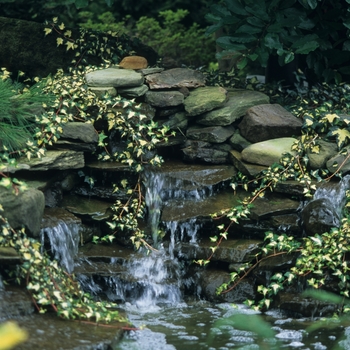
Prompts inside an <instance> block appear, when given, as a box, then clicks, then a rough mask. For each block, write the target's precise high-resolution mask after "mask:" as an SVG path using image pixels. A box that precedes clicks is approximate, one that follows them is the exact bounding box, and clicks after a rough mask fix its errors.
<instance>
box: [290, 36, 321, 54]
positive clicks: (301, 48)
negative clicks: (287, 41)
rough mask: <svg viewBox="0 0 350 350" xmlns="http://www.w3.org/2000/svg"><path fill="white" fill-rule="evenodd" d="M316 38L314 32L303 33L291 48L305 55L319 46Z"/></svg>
mask: <svg viewBox="0 0 350 350" xmlns="http://www.w3.org/2000/svg"><path fill="white" fill-rule="evenodd" d="M316 39H318V36H317V35H316V34H309V35H305V36H303V37H301V38H300V39H298V40H297V41H295V42H294V44H293V45H292V48H293V49H296V50H295V53H299V54H304V55H306V54H308V53H309V52H311V51H315V50H316V49H317V48H318V47H319V46H320V45H319V43H318V41H316Z"/></svg>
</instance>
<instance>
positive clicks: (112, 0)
mask: <svg viewBox="0 0 350 350" xmlns="http://www.w3.org/2000/svg"><path fill="white" fill-rule="evenodd" d="M105 1H106V4H107V6H108V7H112V5H113V4H114V0H105Z"/></svg>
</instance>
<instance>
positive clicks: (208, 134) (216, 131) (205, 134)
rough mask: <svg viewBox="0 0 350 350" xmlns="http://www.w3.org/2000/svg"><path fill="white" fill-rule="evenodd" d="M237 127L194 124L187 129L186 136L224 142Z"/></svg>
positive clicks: (204, 140) (200, 139) (211, 141)
mask: <svg viewBox="0 0 350 350" xmlns="http://www.w3.org/2000/svg"><path fill="white" fill-rule="evenodd" d="M234 131H235V129H234V128H233V127H232V126H226V127H224V126H208V127H202V126H196V125H195V126H192V127H189V128H188V129H187V133H186V136H187V137H188V138H189V139H190V140H196V141H202V142H210V143H222V142H225V141H226V140H227V139H229V138H230V137H231V136H232V135H233V133H234Z"/></svg>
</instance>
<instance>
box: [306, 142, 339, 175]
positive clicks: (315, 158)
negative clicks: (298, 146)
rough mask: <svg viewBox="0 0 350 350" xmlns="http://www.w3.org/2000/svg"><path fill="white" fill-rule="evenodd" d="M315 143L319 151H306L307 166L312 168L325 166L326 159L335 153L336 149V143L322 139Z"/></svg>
mask: <svg viewBox="0 0 350 350" xmlns="http://www.w3.org/2000/svg"><path fill="white" fill-rule="evenodd" d="M317 144H318V145H319V147H320V148H319V153H315V152H312V151H310V150H308V151H307V155H308V157H309V166H310V168H311V169H313V170H316V169H322V168H325V167H326V164H327V161H328V160H329V159H330V158H331V157H333V156H335V155H336V154H337V149H338V148H337V145H336V144H334V143H331V142H326V141H324V140H319V141H318V142H317Z"/></svg>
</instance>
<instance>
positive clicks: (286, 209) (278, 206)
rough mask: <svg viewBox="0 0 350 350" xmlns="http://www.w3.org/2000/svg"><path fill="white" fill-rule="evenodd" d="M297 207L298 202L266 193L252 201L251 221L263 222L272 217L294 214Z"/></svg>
mask: <svg viewBox="0 0 350 350" xmlns="http://www.w3.org/2000/svg"><path fill="white" fill-rule="evenodd" d="M299 206H300V202H299V201H298V200H293V199H289V198H287V197H285V196H283V195H280V194H277V193H268V194H266V195H265V196H264V197H262V198H261V197H259V198H257V199H256V200H255V201H254V207H253V208H252V209H251V211H250V217H251V218H252V219H253V220H263V219H266V218H268V217H271V216H274V215H283V214H290V213H296V212H297V210H298V208H299Z"/></svg>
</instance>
